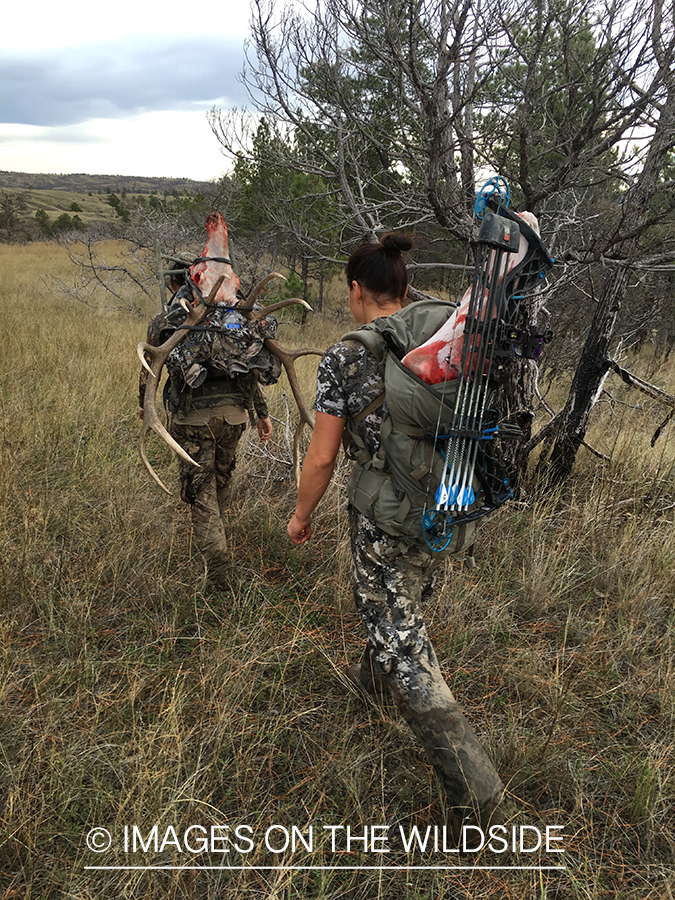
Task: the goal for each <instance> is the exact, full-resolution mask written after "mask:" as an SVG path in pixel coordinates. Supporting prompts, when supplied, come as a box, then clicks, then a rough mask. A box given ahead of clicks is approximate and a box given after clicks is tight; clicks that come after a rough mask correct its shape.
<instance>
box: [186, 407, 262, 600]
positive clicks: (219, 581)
mask: <svg viewBox="0 0 675 900" xmlns="http://www.w3.org/2000/svg"><path fill="white" fill-rule="evenodd" d="M245 428H246V426H245V425H228V423H227V422H226V421H225V420H224V419H211V420H210V421H209V423H208V425H180V424H179V423H178V422H177V421H176V420H175V419H173V421H172V422H171V427H170V429H169V430H170V432H171V434H172V436H173V437H174V438H175V439H176V440H177V441H178V443H179V444H180V445H181V446H182V447H184V449H185V450H187V452H188V453H189V454H190V456H191V457H192V458H193V459H194V461H195V462H197V463H199V465H200V467H201V468H199V469H198V468H196V467H195V466H191V465H189V464H188V463H185V462H183V460H180V459H179V467H180V495H181V499H182V500H184V501H185V502H186V503H189V504H190V506H191V509H192V527H193V530H194V536H195V543H196V544H197V547H198V549H199V551H200V553H202V554H203V556H204V558H205V559H206V564H207V567H208V575H209V578H210V579H211V580H212V581H213V583H214V584H215V585H217V586H218V587H224V588H225V587H228V585H229V574H230V570H231V565H230V561H229V557H228V553H227V538H226V536H225V528H224V526H223V520H222V517H223V514H224V513H225V511H226V509H227V506H228V503H229V499H230V479H231V477H232V472H233V471H234V466H235V463H236V456H235V451H236V449H237V444H238V443H239V439H240V438H241V436H242V434H243V432H244V429H245Z"/></svg>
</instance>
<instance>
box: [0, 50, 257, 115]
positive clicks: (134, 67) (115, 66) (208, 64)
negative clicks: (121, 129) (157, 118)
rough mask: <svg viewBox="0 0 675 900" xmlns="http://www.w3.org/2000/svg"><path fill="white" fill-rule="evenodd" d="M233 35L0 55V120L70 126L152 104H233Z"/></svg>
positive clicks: (239, 94) (237, 59) (237, 88)
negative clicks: (24, 55)
mask: <svg viewBox="0 0 675 900" xmlns="http://www.w3.org/2000/svg"><path fill="white" fill-rule="evenodd" d="M242 62H243V48H242V46H241V42H240V39H237V40H236V41H231V42H230V41H227V40H214V39H200V38H197V37H193V36H190V37H188V38H186V39H184V40H181V41H179V40H175V41H171V42H167V41H166V40H164V41H160V40H151V39H149V40H147V41H145V42H140V41H139V40H138V39H134V40H130V41H129V42H127V43H123V44H120V43H117V42H116V43H115V44H114V45H112V44H109V43H101V44H99V45H88V46H82V47H74V48H69V49H67V50H64V51H61V52H59V53H55V52H52V53H44V54H42V55H39V56H38V55H36V56H34V57H32V58H24V59H14V60H11V59H7V58H5V59H3V60H0V85H1V87H0V121H2V122H5V123H12V124H21V125H39V126H62V125H74V124H77V123H80V122H84V121H86V120H87V119H91V118H120V117H122V116H126V115H130V114H134V113H143V112H150V111H154V110H166V109H175V110H191V109H204V108H206V107H208V106H209V105H212V104H214V103H217V104H220V103H224V104H227V105H240V104H242V103H245V102H246V92H245V90H244V88H243V87H242V85H241V84H240V83H239V81H238V79H237V76H238V73H239V72H240V71H241V67H242Z"/></svg>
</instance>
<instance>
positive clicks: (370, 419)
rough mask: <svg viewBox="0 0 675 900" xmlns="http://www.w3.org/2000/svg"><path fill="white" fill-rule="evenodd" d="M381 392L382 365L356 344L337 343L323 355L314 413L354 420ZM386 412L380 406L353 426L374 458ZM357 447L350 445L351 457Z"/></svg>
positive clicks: (361, 346) (351, 342) (349, 342)
mask: <svg viewBox="0 0 675 900" xmlns="http://www.w3.org/2000/svg"><path fill="white" fill-rule="evenodd" d="M383 391H384V362H383V361H382V362H377V360H376V359H375V358H374V357H373V356H372V355H371V354H369V353H368V351H367V350H366V348H365V347H364V345H363V344H361V343H359V342H358V341H339V342H338V343H337V344H333V346H332V347H329V348H328V350H326V352H325V353H324V355H323V357H322V358H321V362H320V363H319V369H318V372H317V378H316V400H315V401H314V409H315V410H316V411H317V412H322V413H327V414H328V415H329V416H339V417H340V418H342V419H354V418H356V417H357V416H358V415H359V413H361V412H363V410H365V408H366V407H367V406H368V405H369V404H370V403H372V402H373V401H374V400H376V399H377V398H378V397H380V396H381V395H382V393H383ZM384 409H385V407H384V406H380V407H379V408H378V409H375V410H373V411H372V412H371V413H369V414H368V415H367V416H365V417H364V418H363V419H361V421H360V422H357V423H356V424H355V426H354V429H353V430H354V431H355V432H356V434H358V436H359V437H360V438H361V440H362V441H363V442H364V444H365V446H366V449H367V450H368V452H369V453H370V454H371V456H372V455H374V454H375V453H376V452H377V451H378V450H379V447H380V423H381V421H382V413H383V410H384ZM355 452H356V447H355V446H354V444H353V442H352V446H350V453H351V455H354V453H355Z"/></svg>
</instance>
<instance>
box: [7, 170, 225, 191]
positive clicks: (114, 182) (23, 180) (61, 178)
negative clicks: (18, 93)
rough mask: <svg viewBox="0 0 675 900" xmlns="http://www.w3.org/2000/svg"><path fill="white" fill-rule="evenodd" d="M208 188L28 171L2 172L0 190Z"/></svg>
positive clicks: (188, 182)
mask: <svg viewBox="0 0 675 900" xmlns="http://www.w3.org/2000/svg"><path fill="white" fill-rule="evenodd" d="M208 187H209V182H206V181H193V180H192V179H191V178H143V177H137V176H133V175H85V174H77V175H43V174H40V175H35V174H31V173H29V172H4V171H0V190H19V191H27V190H29V191H75V192H77V193H82V194H88V193H90V192H91V193H96V192H98V191H102V192H105V191H106V189H108V190H110V191H115V192H118V193H121V192H122V191H126V192H127V193H128V194H150V193H153V192H154V193H157V194H164V193H167V194H170V193H172V192H173V191H186V190H187V191H189V192H190V193H191V194H192V193H193V194H198V193H200V192H202V191H204V190H205V189H206V188H208Z"/></svg>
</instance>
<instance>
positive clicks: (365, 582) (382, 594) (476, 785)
mask: <svg viewBox="0 0 675 900" xmlns="http://www.w3.org/2000/svg"><path fill="white" fill-rule="evenodd" d="M350 526H351V541H352V559H353V571H354V581H355V585H354V598H355V601H356V608H357V609H358V611H359V612H360V614H361V617H362V618H363V621H364V622H365V625H366V631H367V635H368V640H367V644H366V649H365V652H364V656H363V660H362V663H361V673H362V676H361V677H362V681H363V682H364V684H366V683H367V680H368V676H369V675H371V677H372V678H374V679H375V680H378V681H381V680H384V681H385V682H386V684H387V686H388V687H389V690H390V692H391V694H392V696H393V697H394V700H395V701H396V705H397V707H398V709H399V711H400V712H401V714H402V715H403V717H404V719H405V720H406V722H407V723H408V725H409V726H410V728H411V729H412V731H413V733H414V734H415V735H416V737H417V738H418V740H419V741H420V743H421V744H422V746H423V747H424V749H425V750H426V752H427V755H428V756H429V759H430V761H431V763H432V764H433V766H434V768H435V769H436V771H437V773H438V775H439V776H440V778H441V781H442V782H443V786H444V788H445V791H446V794H447V796H448V801H449V804H450V806H451V807H452V808H453V809H454V811H455V814H456V815H458V816H459V817H460V819H461V818H463V817H464V816H471V815H473V817H474V818H477V819H479V820H480V821H483V822H486V821H487V820H488V819H489V817H490V815H491V813H492V811H493V809H494V808H495V807H496V805H497V804H498V803H499V801H500V799H501V796H502V793H503V790H504V787H503V785H502V782H501V781H500V779H499V776H498V775H497V772H496V771H495V769H494V766H493V765H492V763H491V762H490V760H489V759H488V757H487V756H486V755H485V752H484V751H483V749H482V748H481V746H480V744H479V743H478V740H477V739H476V736H475V735H474V733H473V731H472V730H471V726H470V725H469V723H468V722H467V720H466V718H465V717H464V715H463V713H462V711H461V710H460V708H459V705H458V704H457V701H456V700H455V698H454V696H453V695H452V692H451V691H450V688H449V687H448V685H447V684H446V682H445V679H444V678H443V675H442V673H441V670H440V667H439V664H438V660H437V658H436V653H435V652H434V648H433V647H432V645H431V641H430V640H429V636H428V634H427V630H426V626H425V624H424V619H423V616H422V601H423V600H424V599H426V598H427V597H428V596H429V595H430V593H431V592H432V590H433V587H434V582H435V576H436V572H437V570H438V567H439V565H441V564H442V560H439V559H438V558H434V557H433V556H431V555H429V554H428V553H426V552H425V551H424V549H423V548H422V547H421V545H419V544H416V543H415V544H408V545H405V544H402V543H401V541H400V539H399V538H395V537H391V536H390V535H388V534H386V533H385V532H383V531H382V530H381V529H379V528H378V527H377V526H376V525H375V524H374V523H373V522H372V521H370V519H368V518H367V517H366V516H364V515H363V514H362V513H360V512H358V511H357V510H356V509H354V507H350Z"/></svg>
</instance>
